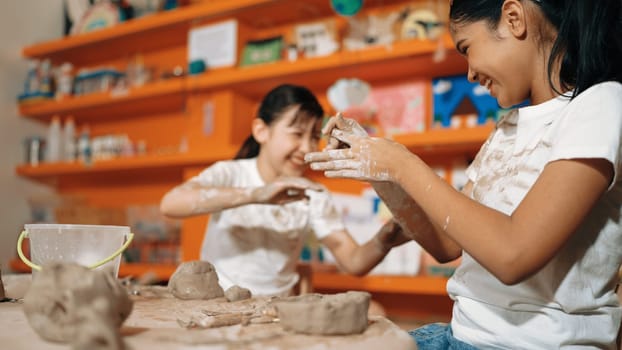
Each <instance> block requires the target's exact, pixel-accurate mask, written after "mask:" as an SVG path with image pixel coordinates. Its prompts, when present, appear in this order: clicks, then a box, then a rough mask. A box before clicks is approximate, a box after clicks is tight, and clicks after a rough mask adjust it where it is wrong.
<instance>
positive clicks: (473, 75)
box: [467, 66, 477, 83]
mask: <svg viewBox="0 0 622 350" xmlns="http://www.w3.org/2000/svg"><path fill="white" fill-rule="evenodd" d="M467 79H468V80H469V81H470V82H471V83H474V82H476V81H477V73H476V72H475V71H474V70H473V69H471V66H469V71H468V72H467Z"/></svg>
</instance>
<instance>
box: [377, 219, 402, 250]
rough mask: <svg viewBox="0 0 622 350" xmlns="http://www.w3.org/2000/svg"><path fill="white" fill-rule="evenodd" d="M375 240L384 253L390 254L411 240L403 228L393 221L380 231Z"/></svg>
mask: <svg viewBox="0 0 622 350" xmlns="http://www.w3.org/2000/svg"><path fill="white" fill-rule="evenodd" d="M374 240H375V242H376V243H377V244H378V246H379V247H380V248H381V249H382V250H383V251H385V252H388V251H389V250H391V248H393V247H397V246H399V245H402V244H404V243H406V242H408V241H410V240H411V239H410V238H408V237H406V235H404V230H403V229H402V226H400V225H399V224H398V223H397V222H395V220H393V219H391V220H389V221H388V222H387V223H385V224H384V225H383V226H382V227H381V228H380V231H378V233H377V234H376V236H374Z"/></svg>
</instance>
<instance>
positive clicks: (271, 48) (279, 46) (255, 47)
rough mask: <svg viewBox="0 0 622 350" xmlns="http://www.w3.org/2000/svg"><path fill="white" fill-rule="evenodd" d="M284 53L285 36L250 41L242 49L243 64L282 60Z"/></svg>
mask: <svg viewBox="0 0 622 350" xmlns="http://www.w3.org/2000/svg"><path fill="white" fill-rule="evenodd" d="M282 53H283V37H282V36H277V37H273V38H267V39H263V40H255V41H249V42H248V43H246V46H244V50H243V51H242V62H241V64H240V65H241V66H250V65H254V64H261V63H271V62H276V61H280V60H281V58H282Z"/></svg>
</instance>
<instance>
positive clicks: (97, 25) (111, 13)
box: [71, 0, 123, 34]
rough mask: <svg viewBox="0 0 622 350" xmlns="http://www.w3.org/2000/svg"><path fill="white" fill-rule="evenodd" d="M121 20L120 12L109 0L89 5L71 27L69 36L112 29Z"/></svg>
mask: <svg viewBox="0 0 622 350" xmlns="http://www.w3.org/2000/svg"><path fill="white" fill-rule="evenodd" d="M122 20H123V18H121V12H120V11H119V8H118V7H117V6H116V5H115V4H113V3H112V2H111V1H109V0H105V1H100V2H98V3H96V4H93V5H91V7H90V8H89V9H88V10H87V11H86V13H85V14H84V16H83V17H82V18H81V19H80V21H79V22H78V23H77V25H75V26H73V27H71V34H81V33H88V32H92V31H94V30H98V29H102V28H108V27H112V26H114V25H116V24H118V23H119V22H121V21H122Z"/></svg>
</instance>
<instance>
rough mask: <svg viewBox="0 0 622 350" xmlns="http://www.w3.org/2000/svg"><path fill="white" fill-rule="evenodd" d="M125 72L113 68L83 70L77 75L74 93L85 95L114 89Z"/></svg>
mask: <svg viewBox="0 0 622 350" xmlns="http://www.w3.org/2000/svg"><path fill="white" fill-rule="evenodd" d="M124 77H125V74H124V73H122V72H119V71H117V70H116V69H112V68H101V69H94V70H83V71H81V72H79V73H78V75H76V78H75V81H74V94H76V95H84V94H90V93H95V92H105V91H110V90H112V89H113V88H114V87H115V86H116V84H117V83H119V81H120V80H121V79H123V78H124Z"/></svg>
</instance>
